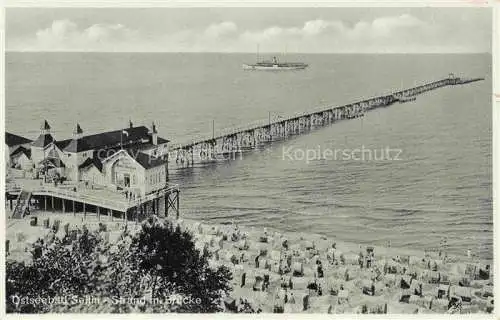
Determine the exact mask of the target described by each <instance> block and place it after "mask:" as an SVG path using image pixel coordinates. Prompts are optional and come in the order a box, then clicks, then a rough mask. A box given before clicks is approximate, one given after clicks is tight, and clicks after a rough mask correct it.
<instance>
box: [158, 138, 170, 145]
mask: <svg viewBox="0 0 500 320" xmlns="http://www.w3.org/2000/svg"><path fill="white" fill-rule="evenodd" d="M169 141H170V140H167V139H163V138H161V137H158V138H157V142H158V144H164V143H167V142H169Z"/></svg>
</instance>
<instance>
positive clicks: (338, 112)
mask: <svg viewBox="0 0 500 320" xmlns="http://www.w3.org/2000/svg"><path fill="white" fill-rule="evenodd" d="M481 80H484V79H483V78H460V77H456V76H454V75H453V74H450V76H449V77H448V78H445V79H442V80H438V81H433V82H429V83H426V84H423V85H419V86H416V87H413V88H409V89H404V90H401V91H397V92H394V93H391V94H387V95H383V96H378V97H374V98H370V99H367V100H363V101H359V102H355V103H351V104H347V105H343V106H329V107H326V108H324V109H322V110H319V111H313V112H310V113H304V114H301V115H298V116H293V117H289V118H281V119H279V120H277V121H269V123H267V124H257V125H255V124H254V125H249V126H248V127H246V128H238V129H235V130H232V131H226V132H225V133H224V134H221V135H218V136H214V137H212V138H208V139H204V138H201V139H199V140H196V141H192V142H189V143H184V144H180V145H173V146H171V147H170V149H169V159H170V161H174V162H175V163H176V165H177V166H178V167H180V168H185V167H190V166H193V165H194V164H195V163H203V162H210V161H216V160H221V159H227V158H230V157H231V156H234V154H235V153H241V152H244V151H248V150H252V149H255V148H257V147H259V146H260V145H263V144H266V143H269V142H272V141H277V140H283V139H286V138H287V137H289V136H292V135H298V134H303V133H307V132H309V131H310V130H311V129H314V128H318V127H322V126H326V125H329V124H332V123H334V122H336V121H339V120H346V119H354V118H359V117H362V116H364V115H365V113H366V112H367V111H370V110H373V109H376V108H380V107H387V106H389V105H391V104H394V103H398V102H399V103H404V102H409V101H413V100H415V99H416V97H417V96H418V95H421V94H423V93H425V92H428V91H431V90H436V89H439V88H442V87H446V86H456V85H462V84H467V83H471V82H475V81H481Z"/></svg>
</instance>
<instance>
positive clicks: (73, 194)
mask: <svg viewBox="0 0 500 320" xmlns="http://www.w3.org/2000/svg"><path fill="white" fill-rule="evenodd" d="M178 189H179V186H178V185H176V184H173V185H168V186H167V187H165V188H163V189H160V190H157V191H154V192H152V193H150V194H147V195H145V196H144V197H138V198H135V199H131V198H128V199H127V198H125V196H123V200H119V199H112V198H110V197H109V194H103V195H102V196H95V195H90V194H87V193H85V192H81V191H79V190H77V191H73V190H71V189H63V188H58V187H53V186H47V185H44V186H40V187H36V188H33V189H32V190H30V191H31V192H32V193H33V194H34V195H43V196H54V197H59V198H64V199H67V200H74V201H78V202H84V203H87V204H89V205H95V206H100V207H103V208H110V209H113V210H117V211H122V212H123V211H126V210H127V209H129V208H131V207H136V206H139V205H140V204H141V203H145V202H149V201H152V200H153V199H156V198H158V196H159V195H160V194H161V195H163V194H165V193H168V192H171V191H174V190H178ZM16 190H17V189H15V190H14V189H12V190H9V192H16ZM19 191H21V190H20V189H19ZM116 195H119V196H122V195H121V194H116ZM116 195H115V196H116Z"/></svg>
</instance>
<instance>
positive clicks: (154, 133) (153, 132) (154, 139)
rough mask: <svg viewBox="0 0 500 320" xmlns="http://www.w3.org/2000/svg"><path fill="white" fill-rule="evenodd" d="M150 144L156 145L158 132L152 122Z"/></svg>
mask: <svg viewBox="0 0 500 320" xmlns="http://www.w3.org/2000/svg"><path fill="white" fill-rule="evenodd" d="M151 143H152V144H154V145H155V146H156V145H157V144H158V131H156V126H155V123H154V122H153V126H152V128H151Z"/></svg>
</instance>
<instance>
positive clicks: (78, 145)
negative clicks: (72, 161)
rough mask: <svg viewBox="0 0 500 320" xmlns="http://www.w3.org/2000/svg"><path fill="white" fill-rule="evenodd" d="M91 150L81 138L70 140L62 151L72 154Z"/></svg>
mask: <svg viewBox="0 0 500 320" xmlns="http://www.w3.org/2000/svg"><path fill="white" fill-rule="evenodd" d="M91 149H93V148H91V147H90V146H89V145H88V143H87V142H86V141H85V140H84V139H83V138H80V139H71V141H70V142H69V143H68V144H67V145H66V146H65V147H64V151H68V152H73V153H74V152H82V151H87V150H91Z"/></svg>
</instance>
